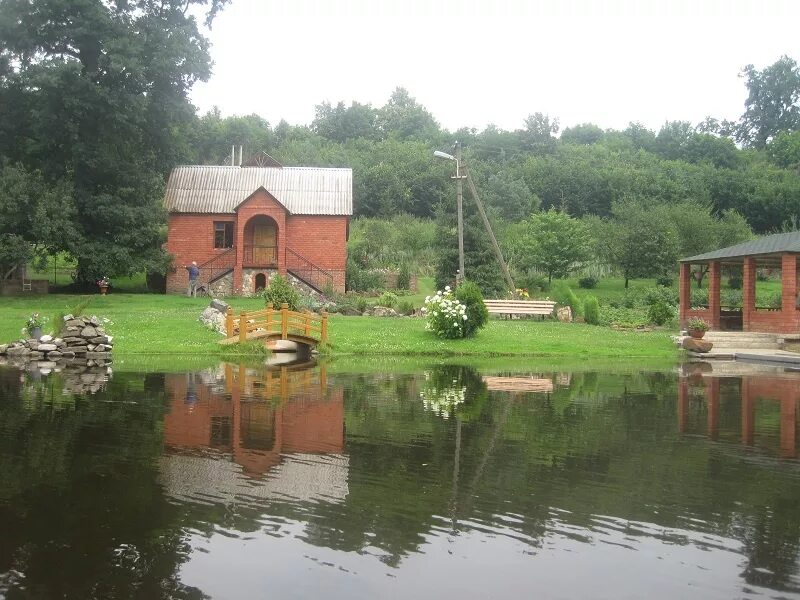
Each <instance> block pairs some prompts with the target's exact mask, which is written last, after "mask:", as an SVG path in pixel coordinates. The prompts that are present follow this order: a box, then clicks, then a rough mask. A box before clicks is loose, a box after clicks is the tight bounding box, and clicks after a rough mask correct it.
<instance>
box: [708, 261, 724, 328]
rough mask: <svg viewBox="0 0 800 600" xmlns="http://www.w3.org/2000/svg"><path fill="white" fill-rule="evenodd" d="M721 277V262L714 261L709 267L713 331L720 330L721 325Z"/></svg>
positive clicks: (709, 300)
mask: <svg viewBox="0 0 800 600" xmlns="http://www.w3.org/2000/svg"><path fill="white" fill-rule="evenodd" d="M720 275H721V273H720V268H719V261H717V260H715V261H712V262H711V263H710V264H709V266H708V277H709V278H708V310H709V312H710V313H711V323H709V324H710V325H711V328H712V329H719V325H720V297H719V288H720Z"/></svg>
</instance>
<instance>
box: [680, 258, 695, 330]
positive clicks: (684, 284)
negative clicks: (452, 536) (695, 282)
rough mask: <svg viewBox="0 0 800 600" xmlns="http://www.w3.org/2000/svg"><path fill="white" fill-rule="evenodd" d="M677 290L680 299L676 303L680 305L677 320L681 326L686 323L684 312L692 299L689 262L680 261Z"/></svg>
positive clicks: (688, 307)
mask: <svg viewBox="0 0 800 600" xmlns="http://www.w3.org/2000/svg"><path fill="white" fill-rule="evenodd" d="M678 290H680V291H679V292H678V298H679V299H680V301H679V303H678V305H679V307H680V314H679V315H678V320H679V321H680V325H681V327H683V326H684V325H685V324H686V313H687V312H688V311H689V309H690V308H691V299H692V265H690V264H689V263H681V266H680V276H679V277H678Z"/></svg>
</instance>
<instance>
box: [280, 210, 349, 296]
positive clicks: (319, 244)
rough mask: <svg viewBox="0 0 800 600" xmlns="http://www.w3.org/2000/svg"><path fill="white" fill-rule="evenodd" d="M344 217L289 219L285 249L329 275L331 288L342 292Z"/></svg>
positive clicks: (345, 254) (343, 277) (345, 249)
mask: <svg viewBox="0 0 800 600" xmlns="http://www.w3.org/2000/svg"><path fill="white" fill-rule="evenodd" d="M347 222H348V217H346V216H327V215H289V216H288V217H287V218H286V230H287V233H286V239H287V241H286V245H287V246H288V247H289V248H291V249H292V250H294V251H295V252H297V253H298V254H300V255H302V256H304V257H305V258H306V259H308V260H310V261H311V262H312V263H314V264H315V265H317V266H318V267H320V268H322V269H325V270H326V271H329V272H330V273H331V274H332V275H333V287H334V289H335V290H336V291H337V292H344V280H345V268H346V266H347Z"/></svg>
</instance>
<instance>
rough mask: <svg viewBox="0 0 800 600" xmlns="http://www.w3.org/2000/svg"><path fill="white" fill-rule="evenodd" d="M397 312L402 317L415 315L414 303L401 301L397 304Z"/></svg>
mask: <svg viewBox="0 0 800 600" xmlns="http://www.w3.org/2000/svg"><path fill="white" fill-rule="evenodd" d="M396 310H397V312H399V313H400V314H401V315H413V314H414V303H413V302H411V300H400V302H398V303H397V309H396Z"/></svg>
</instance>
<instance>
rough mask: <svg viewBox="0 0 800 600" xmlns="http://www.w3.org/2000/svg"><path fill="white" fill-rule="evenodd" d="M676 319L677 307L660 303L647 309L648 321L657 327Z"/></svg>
mask: <svg viewBox="0 0 800 600" xmlns="http://www.w3.org/2000/svg"><path fill="white" fill-rule="evenodd" d="M673 318H675V307H674V306H670V305H669V304H667V303H666V302H662V301H658V302H655V303H654V304H651V305H650V307H649V308H648V309H647V319H648V321H650V322H651V323H653V324H655V325H664V324H666V323H669V322H670V321H671V320H672V319H673Z"/></svg>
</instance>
